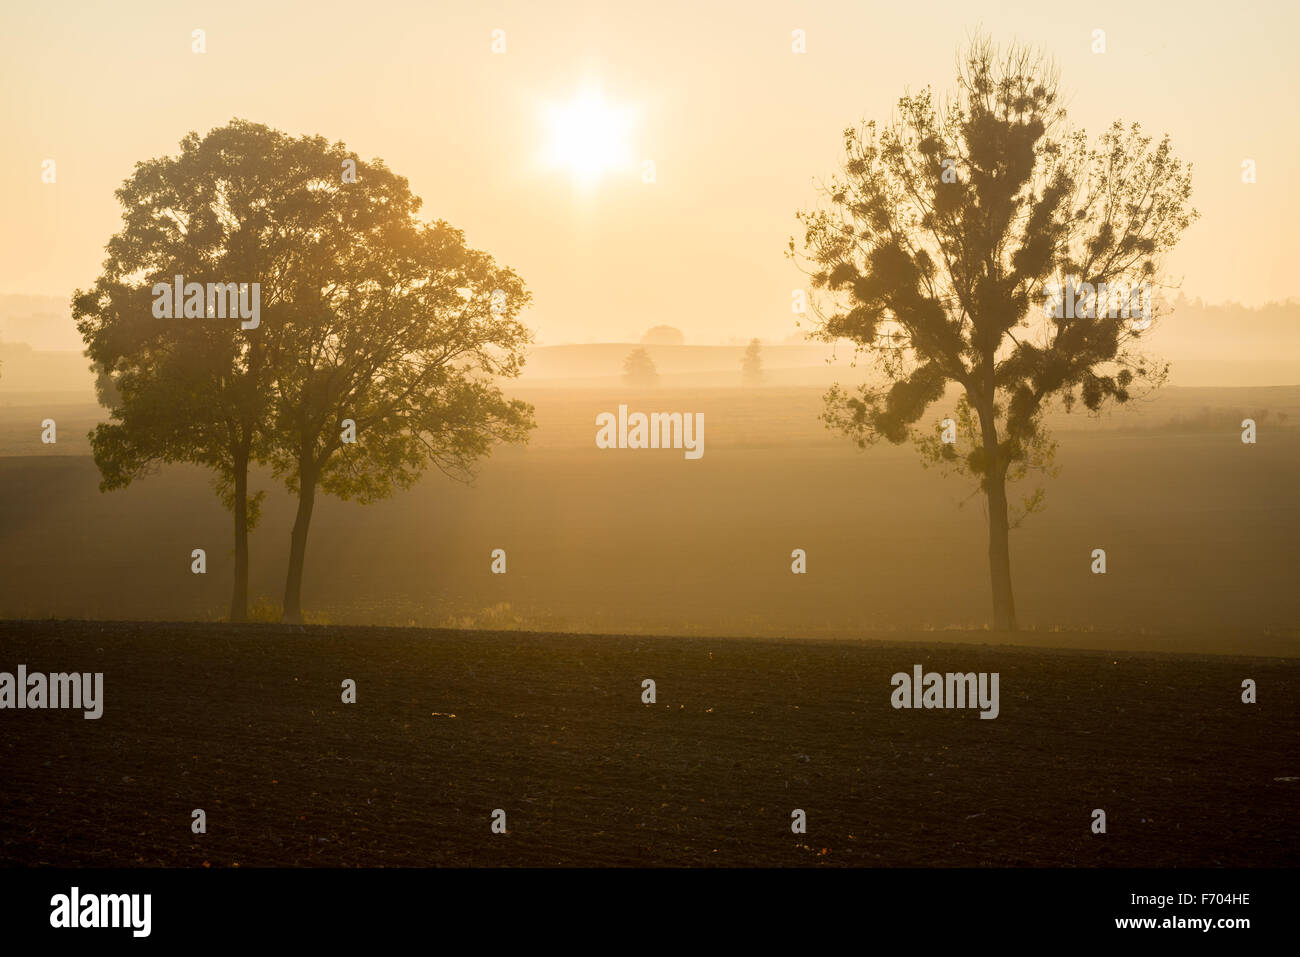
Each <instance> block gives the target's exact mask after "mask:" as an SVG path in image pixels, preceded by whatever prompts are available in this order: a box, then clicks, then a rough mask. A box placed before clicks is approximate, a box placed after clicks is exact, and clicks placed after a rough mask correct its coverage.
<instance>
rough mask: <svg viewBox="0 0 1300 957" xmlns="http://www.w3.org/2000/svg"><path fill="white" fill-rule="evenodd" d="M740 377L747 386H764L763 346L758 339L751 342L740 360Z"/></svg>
mask: <svg viewBox="0 0 1300 957" xmlns="http://www.w3.org/2000/svg"><path fill="white" fill-rule="evenodd" d="M740 377H741V381H743V382H744V383H745V385H747V386H758V385H762V384H763V356H762V344H761V343H760V342H759V341H758V340H757V339H750V340H749V346H748V348H746V349H745V354H744V356H742V357H741V359H740Z"/></svg>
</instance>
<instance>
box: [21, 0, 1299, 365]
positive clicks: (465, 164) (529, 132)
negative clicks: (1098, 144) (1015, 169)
mask: <svg viewBox="0 0 1300 957" xmlns="http://www.w3.org/2000/svg"><path fill="white" fill-rule="evenodd" d="M977 27H982V28H983V29H984V30H986V31H987V32H989V33H990V34H991V35H992V36H993V38H994V39H995V40H997V41H999V42H1006V41H1009V40H1011V39H1013V38H1015V39H1020V40H1023V41H1027V42H1030V43H1032V44H1035V45H1037V46H1039V47H1041V48H1042V49H1043V50H1044V51H1045V52H1047V53H1049V54H1051V55H1052V56H1054V57H1056V59H1057V61H1058V63H1059V65H1060V67H1061V78H1062V84H1063V88H1064V90H1065V91H1066V93H1067V102H1068V104H1069V107H1070V115H1071V120H1072V121H1073V122H1074V123H1075V124H1077V125H1081V126H1084V127H1085V128H1087V129H1090V130H1097V131H1100V129H1101V128H1102V127H1103V126H1105V125H1107V124H1108V123H1109V122H1110V121H1111V120H1113V119H1123V120H1125V121H1132V120H1137V121H1139V122H1141V123H1142V124H1143V126H1144V127H1146V128H1147V129H1148V131H1150V132H1153V133H1156V134H1157V135H1158V134H1160V133H1164V132H1168V133H1169V134H1171V136H1172V138H1173V142H1174V146H1175V150H1176V151H1177V152H1178V154H1179V155H1180V156H1181V157H1182V158H1184V159H1186V160H1189V161H1190V162H1192V164H1193V165H1194V177H1195V179H1194V187H1195V192H1194V196H1193V202H1194V205H1195V206H1196V207H1197V208H1198V209H1199V210H1200V211H1201V214H1202V219H1201V220H1200V221H1199V222H1198V223H1196V224H1195V225H1194V226H1193V227H1192V228H1191V230H1189V232H1188V233H1187V235H1186V236H1185V238H1184V240H1183V243H1182V245H1181V246H1180V248H1179V249H1178V250H1177V252H1176V253H1175V255H1174V258H1172V259H1171V260H1170V262H1169V264H1168V265H1169V271H1170V273H1171V274H1172V275H1173V276H1174V277H1175V278H1177V277H1179V276H1181V277H1182V279H1183V290H1184V292H1185V293H1187V294H1188V295H1190V296H1192V297H1196V296H1201V297H1203V298H1205V299H1207V300H1214V301H1218V300H1225V299H1233V300H1236V301H1238V302H1243V303H1247V304H1262V303H1264V302H1267V301H1270V300H1280V299H1286V298H1288V297H1291V296H1293V295H1295V289H1294V286H1293V283H1292V281H1291V280H1292V273H1293V272H1294V269H1295V265H1296V260H1297V256H1296V252H1297V239H1296V235H1295V231H1294V229H1293V228H1292V224H1293V223H1295V222H1297V221H1300V187H1297V183H1296V179H1295V172H1294V163H1295V158H1296V157H1297V155H1300V132H1297V128H1296V124H1295V115H1296V109H1295V103H1296V96H1297V93H1298V92H1300V89H1298V88H1300V84H1297V82H1296V79H1297V75H1298V74H1300V66H1297V58H1296V57H1295V55H1294V51H1293V46H1294V38H1295V36H1296V33H1297V30H1298V28H1300V4H1297V3H1294V2H1262V3H1252V4H1230V3H1224V2H1213V3H1207V2H1199V0H1184V2H1182V3H1178V4H1171V3H1168V2H1158V3H1147V2H1135V0H1124V2H1092V3H1089V4H1087V5H1067V4H1053V3H1042V2H999V3H991V2H990V3H982V4H981V3H975V2H966V3H961V2H950V0H927V2H925V3H915V4H898V3H884V2H871V0H853V2H805V3H798V2H763V0H751V2H734V3H723V2H708V0H692V2H673V0H655V2H643V3H624V2H613V0H599V2H594V0H593V2H558V0H557V2H543V0H529V2H504V0H496V2H492V0H487V2H482V0H479V2H473V0H459V2H433V0H424V2H418V3H396V2H382V0H367V2H356V3H343V2H310V3H278V2H277V3H271V2H266V0H259V2H245V0H221V2H212V3H178V2H174V0H159V2H130V0H127V2H121V3H101V4H93V5H91V4H85V3H68V2H53V0H43V2H41V3H29V4H6V5H5V8H4V12H3V13H0V34H2V35H3V36H4V38H5V40H6V42H5V44H4V47H5V54H4V56H3V57H0V75H2V76H3V84H4V89H5V94H6V95H5V97H4V100H3V103H2V104H0V110H2V111H3V114H2V118H3V128H4V130H5V132H6V134H7V139H8V143H7V145H6V148H5V149H4V150H3V151H0V175H2V176H3V182H4V183H5V184H6V189H5V191H4V198H3V208H4V229H3V231H0V292H5V293H41V294H49V295H59V296H66V295H68V294H70V293H71V290H72V289H73V288H75V287H77V286H87V285H89V284H90V283H91V282H92V281H93V280H94V278H95V276H96V275H97V273H98V269H99V266H100V263H101V261H102V259H103V246H104V243H105V241H106V240H107V239H108V237H109V236H110V235H111V234H112V233H113V232H114V231H115V230H116V228H117V224H118V221H119V215H120V214H119V210H118V207H117V202H116V200H115V199H114V197H113V190H114V189H115V188H116V187H117V186H118V185H119V184H120V183H121V181H122V180H123V179H124V178H125V177H126V176H127V175H128V174H129V173H130V171H131V168H132V165H133V163H134V162H135V161H137V160H140V159H145V158H149V157H153V156H158V155H163V154H169V153H174V152H175V151H176V146H177V142H178V140H179V139H180V138H181V136H183V135H184V134H185V133H186V132H188V131H189V130H196V131H198V132H200V133H205V132H207V131H208V130H209V129H211V128H212V127H215V126H220V125H223V124H225V123H226V122H228V121H229V120H230V119H231V118H232V117H236V116H238V117H243V118H246V119H249V120H254V121H257V122H262V123H266V124H268V125H270V126H273V127H277V128H279V129H283V130H285V131H286V132H290V133H294V134H298V133H312V134H317V133H318V134H321V135H324V136H326V137H328V138H329V139H330V140H342V141H344V142H345V143H347V144H348V146H349V147H350V148H352V149H353V150H355V151H356V152H357V153H358V154H359V155H361V156H363V157H367V158H369V157H375V156H379V157H382V158H383V159H384V160H385V161H386V162H387V163H388V164H389V166H390V167H391V168H393V169H394V170H395V171H397V172H398V173H401V174H402V175H405V176H407V177H408V178H409V180H410V182H411V186H412V189H413V190H414V191H415V193H416V194H418V195H420V196H421V197H423V199H424V201H425V206H424V210H423V212H424V213H425V215H427V216H429V217H438V218H445V219H447V220H448V221H450V222H452V223H453V224H455V225H457V226H459V227H461V228H462V229H464V230H465V231H466V234H467V237H468V240H469V242H470V243H471V245H474V246H477V247H479V248H482V249H485V250H487V251H488V252H490V253H492V254H493V255H494V256H496V257H497V258H498V259H499V260H500V261H501V262H504V263H507V264H509V265H511V266H513V267H514V268H515V269H516V270H517V271H518V272H519V273H520V275H521V276H522V277H523V279H524V281H525V282H526V283H527V284H528V286H529V288H530V289H531V290H532V292H533V295H534V306H533V308H532V309H531V311H530V313H529V317H528V321H529V322H530V324H531V325H532V326H533V327H534V328H536V329H537V330H538V333H539V341H541V342H543V343H548V344H553V343H558V342H564V341H576V342H583V341H610V340H627V339H636V338H638V337H639V336H640V334H641V332H642V331H644V329H645V328H647V327H648V326H651V325H656V324H659V323H667V324H670V325H675V326H678V327H679V328H681V329H682V330H683V331H684V332H685V333H686V336H687V341H688V342H714V341H719V340H723V339H727V338H730V337H739V336H744V337H749V336H760V337H764V338H775V339H780V338H783V337H784V336H786V335H788V334H789V333H791V332H793V331H794V326H793V317H792V315H791V312H790V297H791V290H792V289H794V288H796V287H797V286H799V285H801V279H802V277H801V275H800V274H799V273H798V272H797V271H796V270H795V269H794V267H793V266H792V265H791V264H790V263H789V262H788V261H786V260H785V259H784V258H783V256H782V252H783V249H784V247H785V243H786V240H787V238H788V237H789V236H790V235H791V234H792V233H794V232H795V231H796V223H795V220H794V212H795V210H796V209H798V208H800V207H804V206H807V205H809V204H811V203H812V202H813V201H814V200H815V191H814V185H813V183H814V179H815V178H817V177H822V176H825V175H827V174H829V173H830V172H831V171H832V170H833V168H834V165H835V163H836V160H837V158H838V156H839V151H840V134H841V131H842V130H843V128H844V127H845V126H848V125H856V124H857V123H858V122H859V121H860V120H862V119H863V118H876V119H885V118H887V117H888V115H889V112H890V110H891V109H892V106H893V104H894V103H895V101H896V100H897V98H898V97H899V95H900V94H902V93H903V92H904V91H905V89H908V88H911V89H917V88H920V87H923V86H925V85H927V84H929V85H932V86H934V87H935V88H936V90H937V91H944V90H947V89H948V88H950V87H951V86H952V80H953V64H954V55H955V51H956V49H957V48H958V46H959V45H960V44H961V43H962V42H963V41H964V40H965V39H966V38H967V37H968V36H969V34H970V33H971V32H972V31H973V30H975V29H976V28H977ZM198 28H201V29H203V30H204V31H205V32H206V45H207V52H206V53H204V54H201V55H200V54H195V53H193V52H192V50H191V43H192V40H191V34H192V31H193V30H195V29H198ZM495 29H500V30H504V31H505V44H506V52H505V53H504V54H496V53H493V52H492V50H491V44H492V39H493V37H492V31H493V30H495ZM795 29H801V30H803V31H805V34H806V37H807V40H806V43H807V52H806V53H805V54H802V55H797V54H794V53H792V51H791V35H792V31H793V30H795ZM1094 29H1103V30H1105V31H1106V44H1107V52H1106V53H1104V54H1096V53H1093V52H1092V49H1091V47H1092V42H1093V30H1094ZM584 90H586V91H599V95H600V96H601V97H603V99H604V102H605V103H606V104H608V105H609V107H610V108H611V109H615V110H617V111H619V113H620V115H621V116H622V117H623V118H624V119H625V120H626V121H627V132H626V136H625V138H624V139H625V142H624V147H625V149H624V150H623V154H624V155H622V156H616V157H611V162H615V163H616V164H617V165H616V166H615V168H611V169H608V170H606V171H605V173H604V175H603V176H601V177H599V178H598V179H597V180H596V181H594V182H592V181H586V182H584V181H582V180H581V179H579V178H575V176H573V175H571V171H570V170H568V169H566V168H564V167H563V166H560V167H558V168H557V167H555V166H554V165H553V164H552V163H549V162H548V148H549V147H548V142H549V141H550V140H551V139H553V132H554V123H553V121H552V120H549V119H548V117H551V116H552V114H553V111H554V110H555V108H556V107H557V105H558V106H559V107H560V108H563V107H564V106H565V105H566V104H571V103H572V102H573V101H574V99H575V97H577V96H579V94H580V93H581V91H584ZM552 145H553V144H552ZM552 158H553V157H552ZM1245 158H1252V159H1254V160H1255V161H1256V164H1257V169H1258V182H1257V183H1255V184H1253V185H1247V184H1243V183H1242V182H1241V163H1242V160H1243V159H1245ZM45 159H54V160H55V161H56V164H57V182H56V183H54V184H43V183H42V182H41V163H42V161H43V160H45ZM645 160H652V161H653V162H654V164H655V182H653V183H649V184H647V183H644V182H642V163H643V161H645Z"/></svg>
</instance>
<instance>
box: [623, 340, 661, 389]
mask: <svg viewBox="0 0 1300 957" xmlns="http://www.w3.org/2000/svg"><path fill="white" fill-rule="evenodd" d="M623 381H624V382H625V383H626V384H627V385H629V386H632V387H633V388H637V389H646V388H652V387H653V386H656V385H658V384H659V372H658V370H657V369H655V361H654V360H653V359H651V358H650V353H649V352H647V351H646V350H645V349H633V350H632V351H631V352H629V353H628V354H627V358H626V359H624V360H623Z"/></svg>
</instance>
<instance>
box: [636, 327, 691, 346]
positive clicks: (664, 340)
mask: <svg viewBox="0 0 1300 957" xmlns="http://www.w3.org/2000/svg"><path fill="white" fill-rule="evenodd" d="M685 342H686V337H685V336H684V335H682V330H680V329H677V328H675V327H673V326H654V327H653V328H651V329H647V330H646V332H645V335H643V336H642V337H641V344H642V345H647V346H680V345H684V344H685Z"/></svg>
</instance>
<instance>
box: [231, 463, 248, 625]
mask: <svg viewBox="0 0 1300 957" xmlns="http://www.w3.org/2000/svg"><path fill="white" fill-rule="evenodd" d="M234 511H235V589H234V592H233V594H231V596H230V620H231V621H247V620H248V451H247V450H246V449H240V450H238V451H236V453H235V509H234Z"/></svg>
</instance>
